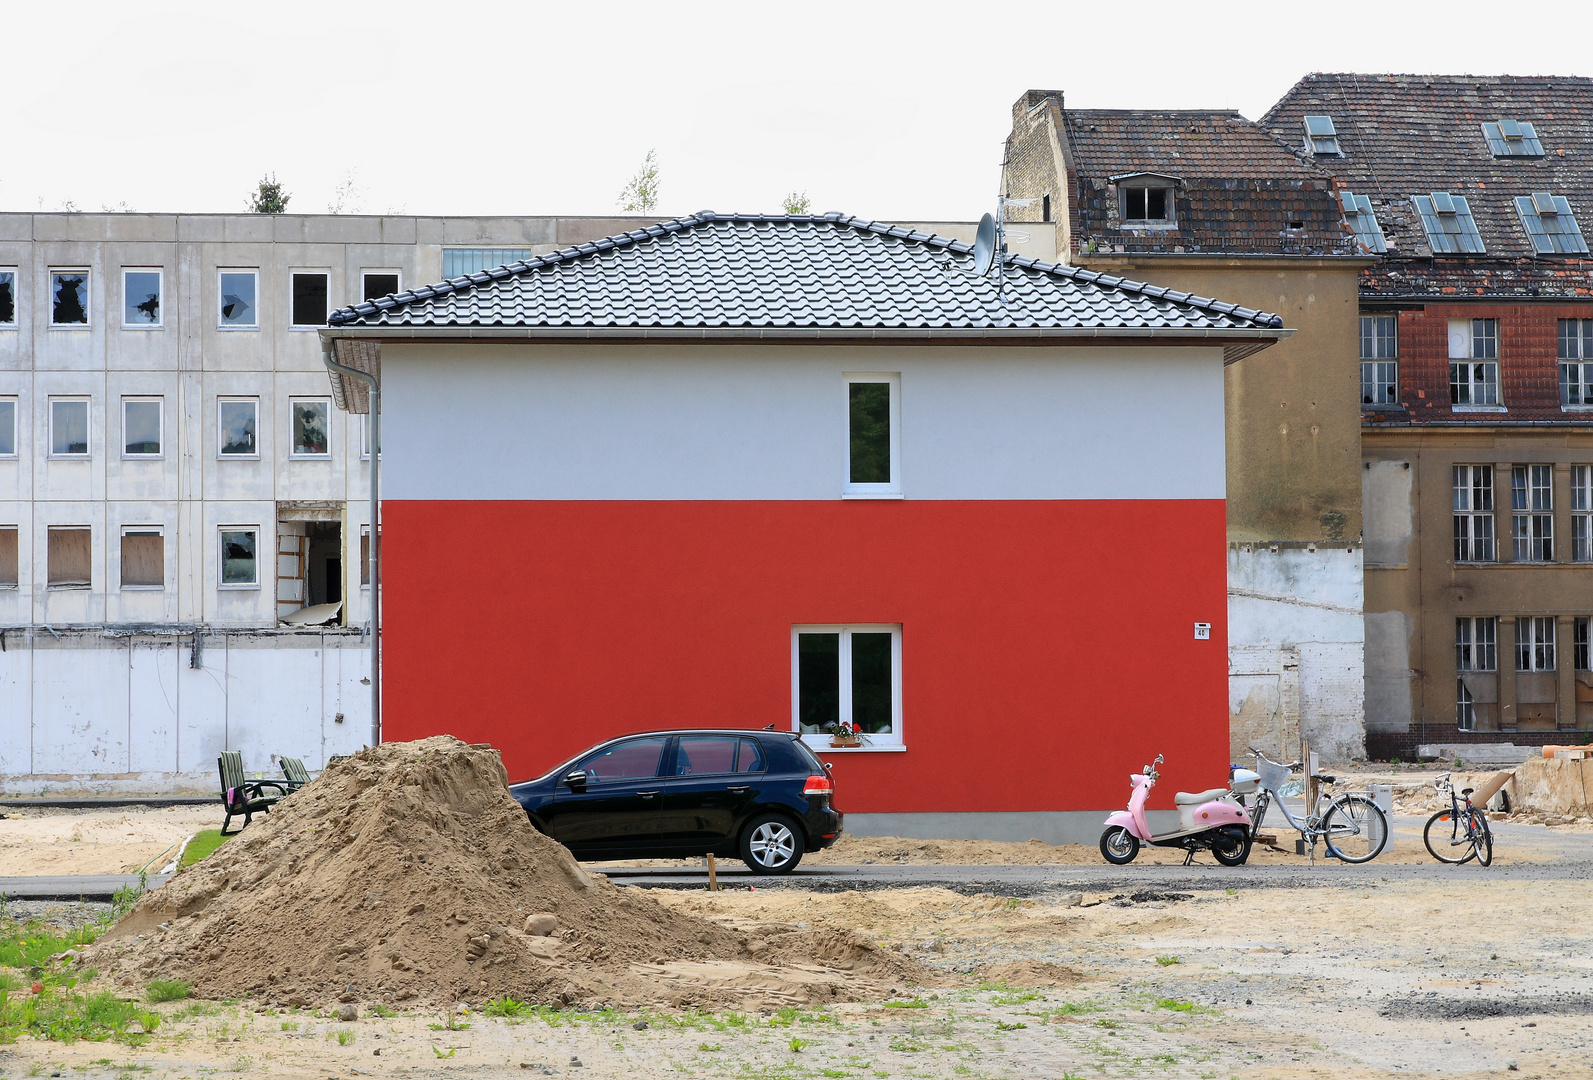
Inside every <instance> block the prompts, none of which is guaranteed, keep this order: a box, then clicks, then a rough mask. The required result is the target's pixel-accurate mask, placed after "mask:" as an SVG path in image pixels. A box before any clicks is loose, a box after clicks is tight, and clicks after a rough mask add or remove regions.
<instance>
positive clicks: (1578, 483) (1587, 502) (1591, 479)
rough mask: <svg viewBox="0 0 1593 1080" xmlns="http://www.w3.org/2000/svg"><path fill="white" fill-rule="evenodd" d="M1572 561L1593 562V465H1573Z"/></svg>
mask: <svg viewBox="0 0 1593 1080" xmlns="http://www.w3.org/2000/svg"><path fill="white" fill-rule="evenodd" d="M1571 561H1572V562H1579V563H1587V562H1593V465H1572V466H1571Z"/></svg>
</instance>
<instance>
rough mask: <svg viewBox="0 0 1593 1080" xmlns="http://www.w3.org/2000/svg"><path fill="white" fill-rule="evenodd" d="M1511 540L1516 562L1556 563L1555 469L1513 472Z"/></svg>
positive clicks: (1525, 468)
mask: <svg viewBox="0 0 1593 1080" xmlns="http://www.w3.org/2000/svg"><path fill="white" fill-rule="evenodd" d="M1510 512H1511V515H1510V539H1511V540H1512V541H1513V543H1514V547H1515V559H1516V562H1553V561H1554V466H1553V465H1517V466H1515V467H1514V468H1513V469H1511V470H1510Z"/></svg>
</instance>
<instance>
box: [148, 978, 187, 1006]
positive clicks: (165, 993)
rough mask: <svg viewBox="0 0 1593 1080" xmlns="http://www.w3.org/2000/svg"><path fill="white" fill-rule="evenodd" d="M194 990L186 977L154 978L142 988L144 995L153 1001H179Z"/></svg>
mask: <svg viewBox="0 0 1593 1080" xmlns="http://www.w3.org/2000/svg"><path fill="white" fill-rule="evenodd" d="M193 992H194V988H193V987H192V986H190V985H189V983H188V980H187V979H156V980H155V981H154V982H152V983H150V984H149V986H148V987H146V988H145V990H144V996H145V997H147V998H149V1000H150V1001H153V1002H157V1003H158V1002H162V1001H181V1000H182V999H183V998H185V997H187V996H188V995H189V994H191V993H193Z"/></svg>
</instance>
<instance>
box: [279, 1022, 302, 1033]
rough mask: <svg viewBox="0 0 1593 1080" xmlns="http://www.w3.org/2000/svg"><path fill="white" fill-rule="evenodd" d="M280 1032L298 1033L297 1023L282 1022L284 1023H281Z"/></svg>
mask: <svg viewBox="0 0 1593 1080" xmlns="http://www.w3.org/2000/svg"><path fill="white" fill-rule="evenodd" d="M282 1030H283V1031H298V1030H299V1022H298V1021H297V1020H284V1021H282Z"/></svg>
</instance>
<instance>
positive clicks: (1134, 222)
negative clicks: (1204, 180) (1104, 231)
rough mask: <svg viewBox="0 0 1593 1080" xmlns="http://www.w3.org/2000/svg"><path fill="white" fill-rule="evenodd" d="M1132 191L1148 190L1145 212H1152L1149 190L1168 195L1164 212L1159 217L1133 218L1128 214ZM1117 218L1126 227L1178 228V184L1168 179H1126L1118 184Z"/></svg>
mask: <svg viewBox="0 0 1593 1080" xmlns="http://www.w3.org/2000/svg"><path fill="white" fill-rule="evenodd" d="M1130 191H1144V192H1147V194H1146V196H1145V212H1146V213H1149V212H1150V195H1149V194H1148V193H1149V192H1152V191H1160V192H1162V193H1163V195H1164V196H1165V197H1166V200H1167V201H1166V204H1165V205H1164V206H1163V214H1162V216H1161V217H1159V218H1153V217H1144V218H1131V217H1129V216H1128V193H1129V192H1130ZM1117 220H1118V224H1119V225H1120V226H1121V227H1122V228H1124V229H1152V230H1154V229H1176V228H1178V185H1177V184H1176V183H1174V182H1172V181H1168V180H1135V181H1133V182H1128V181H1124V182H1121V183H1119V184H1118V185H1117Z"/></svg>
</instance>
